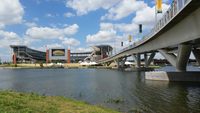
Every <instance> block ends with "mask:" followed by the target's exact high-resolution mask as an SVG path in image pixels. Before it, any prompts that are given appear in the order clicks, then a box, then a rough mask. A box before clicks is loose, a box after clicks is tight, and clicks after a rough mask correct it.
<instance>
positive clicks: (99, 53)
mask: <svg viewBox="0 0 200 113" xmlns="http://www.w3.org/2000/svg"><path fill="white" fill-rule="evenodd" d="M92 48H93V51H92V53H91V54H90V55H89V56H88V57H86V58H85V61H92V62H95V61H97V60H101V59H104V58H107V57H109V56H111V55H112V50H113V48H112V47H111V46H110V45H98V46H92Z"/></svg>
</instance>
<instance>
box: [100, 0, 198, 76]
mask: <svg viewBox="0 0 200 113" xmlns="http://www.w3.org/2000/svg"><path fill="white" fill-rule="evenodd" d="M157 52H159V53H161V54H162V55H163V56H164V57H165V58H166V59H167V60H168V61H169V62H170V63H171V65H172V66H174V67H175V68H176V70H177V72H186V71H187V68H186V67H187V63H188V60H189V57H190V54H191V52H193V54H194V56H195V58H196V60H197V61H198V63H200V0H174V2H173V4H171V7H170V8H169V10H168V11H167V12H166V13H165V14H164V15H163V17H162V18H161V19H160V20H159V21H158V22H157V24H156V25H155V27H154V28H153V29H152V30H151V32H150V33H149V34H148V35H147V36H145V38H144V39H142V40H140V41H139V42H136V43H134V44H133V45H130V46H128V47H126V48H124V49H123V50H121V51H120V52H119V53H117V54H115V55H113V56H111V57H108V58H105V59H102V60H99V61H97V63H100V64H106V65H109V64H110V63H111V62H113V61H115V62H116V63H117V64H118V67H123V66H124V63H125V61H126V59H127V57H130V56H132V57H133V58H134V59H135V61H136V63H137V65H136V66H137V68H140V67H141V55H144V59H145V67H146V68H147V67H148V66H149V65H150V63H151V61H152V59H153V58H154V56H155V54H156V53H157Z"/></svg>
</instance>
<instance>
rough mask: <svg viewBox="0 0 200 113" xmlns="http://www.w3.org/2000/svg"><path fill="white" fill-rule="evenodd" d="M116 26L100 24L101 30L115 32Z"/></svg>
mask: <svg viewBox="0 0 200 113" xmlns="http://www.w3.org/2000/svg"><path fill="white" fill-rule="evenodd" d="M113 29H114V26H113V24H112V23H100V30H113Z"/></svg>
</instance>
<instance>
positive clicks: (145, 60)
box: [144, 53, 148, 68]
mask: <svg viewBox="0 0 200 113" xmlns="http://www.w3.org/2000/svg"><path fill="white" fill-rule="evenodd" d="M147 62H148V56H147V53H144V66H145V67H146V68H147V67H148V65H147Z"/></svg>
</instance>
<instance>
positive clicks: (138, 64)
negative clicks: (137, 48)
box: [133, 53, 141, 68]
mask: <svg viewBox="0 0 200 113" xmlns="http://www.w3.org/2000/svg"><path fill="white" fill-rule="evenodd" d="M133 59H134V60H135V62H136V68H140V67H141V55H140V54H139V53H137V54H136V55H133Z"/></svg>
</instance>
